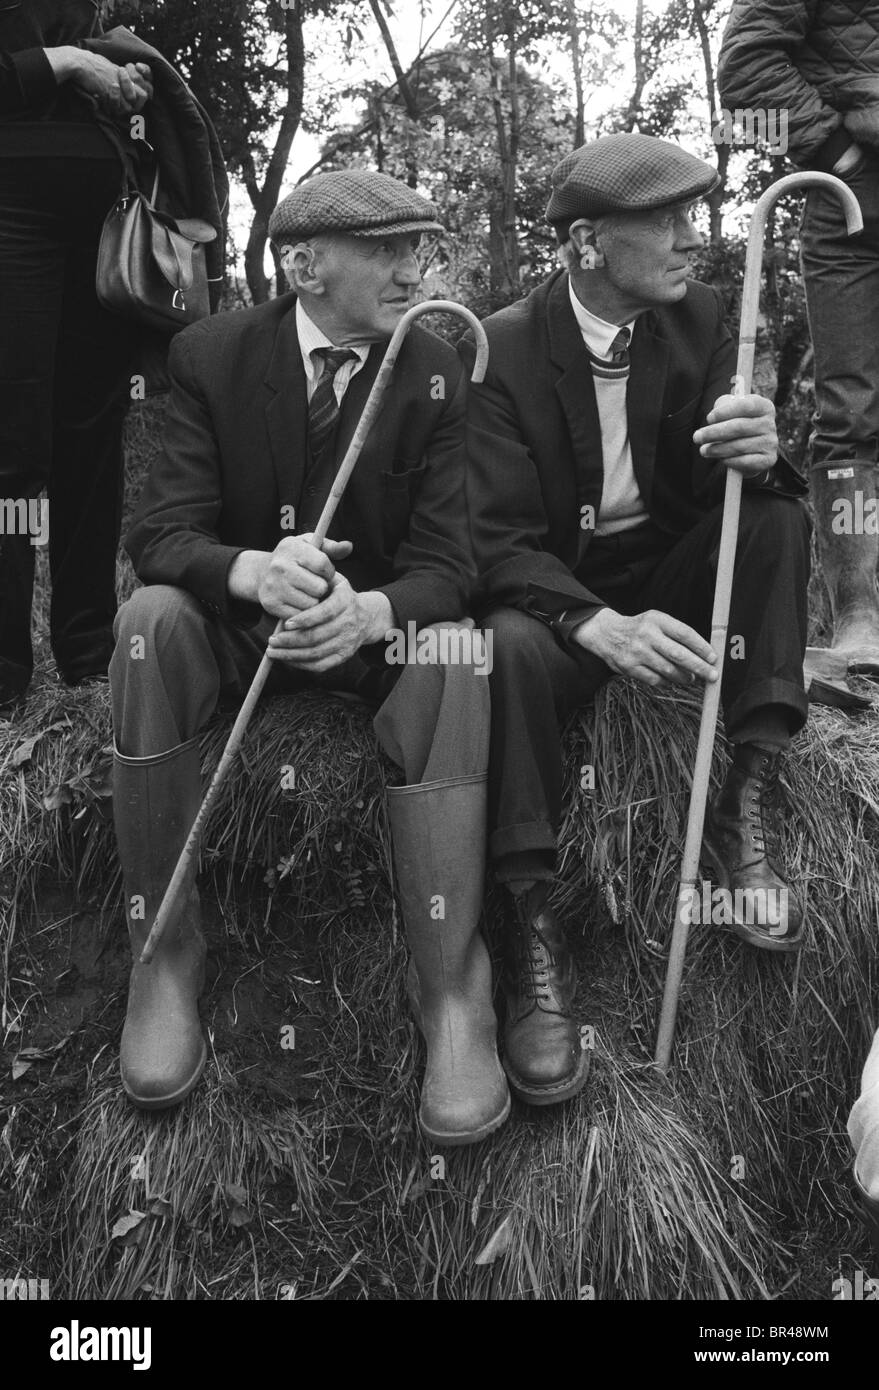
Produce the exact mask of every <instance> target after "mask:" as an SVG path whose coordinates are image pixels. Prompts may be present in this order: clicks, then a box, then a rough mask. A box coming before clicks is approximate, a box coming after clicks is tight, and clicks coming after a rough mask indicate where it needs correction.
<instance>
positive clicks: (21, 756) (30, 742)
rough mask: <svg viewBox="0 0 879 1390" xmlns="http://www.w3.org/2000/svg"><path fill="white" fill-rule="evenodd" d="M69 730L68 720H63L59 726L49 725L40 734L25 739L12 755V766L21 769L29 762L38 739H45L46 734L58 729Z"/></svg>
mask: <svg viewBox="0 0 879 1390" xmlns="http://www.w3.org/2000/svg"><path fill="white" fill-rule="evenodd" d="M69 728H70V720H69V719H65V720H64V722H63V723H61V724H49V725H48V727H47V728H45V729H41V730H40V732H39V733H38V734H34V735H33V737H32V738H26V739H25V740H24V742H23V743H20V744H19V745H18V747H17V748H16V750H15V752H14V753H13V755H12V766H13V767H21V766H22V765H23V764H24V763H27V762H30V760H31V758H32V757H33V752H34V749H35V748H36V746H37V744H38V743H39V741H40V739H41V738H45V737H46V734H52V733H55V731H56V730H58V729H69Z"/></svg>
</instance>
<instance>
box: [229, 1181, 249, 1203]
mask: <svg viewBox="0 0 879 1390" xmlns="http://www.w3.org/2000/svg"><path fill="white" fill-rule="evenodd" d="M226 1196H227V1197H228V1198H229V1201H230V1202H234V1204H235V1205H236V1206H239V1207H243V1206H244V1204H245V1203H246V1201H247V1190H246V1189H245V1188H243V1187H242V1186H241V1184H240V1183H237V1182H227V1183H226Z"/></svg>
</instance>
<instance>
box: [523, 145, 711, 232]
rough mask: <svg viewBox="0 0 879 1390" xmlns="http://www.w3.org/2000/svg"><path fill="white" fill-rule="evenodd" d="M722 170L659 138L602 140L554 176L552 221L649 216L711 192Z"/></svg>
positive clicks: (549, 217) (580, 152)
mask: <svg viewBox="0 0 879 1390" xmlns="http://www.w3.org/2000/svg"><path fill="white" fill-rule="evenodd" d="M717 182H718V174H717V170H716V169H715V168H713V166H712V165H710V164H707V163H706V162H705V160H704V159H697V158H696V156H695V155H692V154H688V153H687V151H686V150H682V149H681V148H680V146H678V145H672V144H671V143H670V142H669V141H668V140H659V139H657V137H656V136H655V135H635V134H620V135H602V136H601V138H600V139H598V140H593V141H591V142H590V144H588V145H581V146H580V148H579V149H578V150H574V151H573V153H571V154H569V155H566V156H565V158H564V159H562V160H561V161H560V162H559V163H558V164H557V165H556V166H555V168H554V169H553V171H552V196H551V198H550V200H549V203H548V204H547V208H546V220H547V222H569V221H574V220H575V219H576V218H578V217H604V216H606V215H607V214H608V213H613V212H646V211H647V210H648V209H650V208H659V207H663V206H664V205H665V204H667V203H683V202H689V201H691V200H692V199H694V198H701V197H703V196H704V195H705V194H706V193H710V192H711V190H712V188H714V187H715V186H716V184H717Z"/></svg>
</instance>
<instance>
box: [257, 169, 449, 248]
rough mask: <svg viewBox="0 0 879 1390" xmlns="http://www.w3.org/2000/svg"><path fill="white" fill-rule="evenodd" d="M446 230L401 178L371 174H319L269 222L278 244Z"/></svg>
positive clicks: (354, 171) (429, 206)
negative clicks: (328, 237) (335, 234)
mask: <svg viewBox="0 0 879 1390" xmlns="http://www.w3.org/2000/svg"><path fill="white" fill-rule="evenodd" d="M442 230H443V229H442V224H441V223H439V222H437V220H436V208H435V207H434V205H433V203H429V202H428V201H427V199H426V198H422V197H421V195H420V194H418V193H416V192H415V191H414V189H412V188H409V187H408V186H407V185H406V184H405V183H401V182H400V180H399V179H392V178H391V177H390V175H388V174H376V173H373V172H372V170H370V169H341V170H339V171H337V172H336V173H332V174H318V175H317V176H316V177H315V178H313V179H309V180H308V181H307V182H306V183H303V184H300V185H299V187H298V188H294V190H293V192H292V193H288V194H287V197H286V198H282V199H281V201H280V203H279V204H278V206H277V207H276V208H275V210H274V212H273V213H272V215H271V217H270V218H269V236H270V237H271V239H272V241H274V242H276V243H277V242H278V241H281V240H284V241H286V240H288V239H292V240H294V241H301V240H303V239H304V238H305V237H310V236H319V235H321V233H324V234H325V233H327V232H345V233H346V234H347V235H348V236H360V237H377V236H397V235H398V234H399V233H405V232H441V231H442Z"/></svg>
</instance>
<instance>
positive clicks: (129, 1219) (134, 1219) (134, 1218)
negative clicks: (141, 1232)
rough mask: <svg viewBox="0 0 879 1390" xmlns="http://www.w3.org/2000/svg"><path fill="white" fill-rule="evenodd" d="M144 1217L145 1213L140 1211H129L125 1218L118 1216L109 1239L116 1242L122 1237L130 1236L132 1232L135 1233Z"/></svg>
mask: <svg viewBox="0 0 879 1390" xmlns="http://www.w3.org/2000/svg"><path fill="white" fill-rule="evenodd" d="M145 1215H146V1213H145V1212H142V1211H131V1212H129V1213H128V1215H127V1216H120V1218H119V1220H118V1221H117V1222H116V1224H115V1226H114V1227H113V1229H112V1231H111V1232H110V1236H111V1239H113V1240H118V1239H121V1237H123V1236H127V1235H130V1234H131V1232H132V1231H136V1230H137V1228H138V1226H139V1225H140V1223H141V1222H142V1221H143V1220H144V1218H145Z"/></svg>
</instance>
